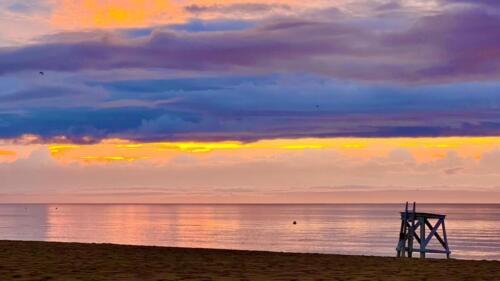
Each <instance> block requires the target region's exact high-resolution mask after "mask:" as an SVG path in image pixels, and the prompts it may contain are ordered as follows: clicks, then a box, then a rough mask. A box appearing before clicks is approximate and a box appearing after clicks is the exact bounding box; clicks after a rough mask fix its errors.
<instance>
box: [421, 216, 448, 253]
mask: <svg viewBox="0 0 500 281" xmlns="http://www.w3.org/2000/svg"><path fill="white" fill-rule="evenodd" d="M443 221H444V219H443ZM425 224H426V225H427V226H428V227H429V228H430V229H432V224H431V223H430V222H429V221H425ZM434 236H436V239H437V240H438V241H439V243H441V245H442V246H443V248H445V249H446V248H447V246H446V245H447V244H448V243H445V241H444V240H443V239H442V238H441V236H440V235H439V233H437V232H436V234H435V235H434Z"/></svg>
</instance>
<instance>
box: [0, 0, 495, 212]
mask: <svg viewBox="0 0 500 281" xmlns="http://www.w3.org/2000/svg"><path fill="white" fill-rule="evenodd" d="M499 93H500V3H498V2H497V1H495V0H418V1H417V0H371V1H367V0H328V1H327V0H309V1H298V0H275V1H272V0H271V1H269V0H266V1H263V0H226V1H216V0H149V1H146V0H128V1H127V0H121V1H118V0H33V1H15V0H0V203H47V202H49V203H52V202H67V203H365V202H368V203H385V202H404V201H418V202H448V203H453V202H455V203H456V202H460V203H481V202H489V203H500V94H499Z"/></svg>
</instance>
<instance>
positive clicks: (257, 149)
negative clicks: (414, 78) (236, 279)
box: [49, 137, 500, 164]
mask: <svg viewBox="0 0 500 281" xmlns="http://www.w3.org/2000/svg"><path fill="white" fill-rule="evenodd" d="M497 148H500V137H472V138H469V137H446V138H329V139H314V138H311V139H277V140H262V141H258V142H254V143H241V142H235V141H233V142H231V141H226V142H157V143H131V142H128V141H126V140H105V141H103V142H101V143H99V144H92V145H64V144H63V145H58V144H54V145H50V146H49V150H50V152H51V155H52V156H53V157H54V158H55V159H58V160H60V161H63V162H75V161H76V162H83V163H87V164H88V163H95V162H120V161H126V162H132V161H136V160H143V159H149V160H153V161H168V160H170V159H172V158H173V157H174V156H178V155H183V154H189V155H191V156H193V157H197V158H203V157H207V156H208V155H210V154H213V153H216V154H217V155H219V156H225V157H233V158H235V159H242V158H245V159H248V158H254V157H266V156H271V155H280V154H287V153H290V152H291V151H297V150H321V149H328V150H335V151H337V152H338V153H340V154H342V155H344V156H346V157H350V158H354V159H360V160H370V159H374V158H380V157H388V156H389V155H390V154H391V152H392V151H395V150H400V149H404V150H406V151H407V152H408V153H409V154H410V155H411V156H412V157H413V158H414V159H415V160H416V161H417V162H430V161H434V160H439V159H442V158H445V157H446V156H447V155H448V154H449V153H450V152H453V153H455V154H456V155H458V156H460V157H463V158H469V159H476V160H479V159H480V158H481V156H482V155H483V154H484V153H486V152H489V151H492V150H494V149H497Z"/></svg>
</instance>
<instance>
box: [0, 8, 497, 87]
mask: <svg viewBox="0 0 500 281" xmlns="http://www.w3.org/2000/svg"><path fill="white" fill-rule="evenodd" d="M66 37H72V40H70V41H68V40H60V41H55V42H54V40H52V41H51V42H48V43H40V44H37V45H33V46H29V47H23V48H17V49H4V50H2V51H0V73H3V74H6V73H10V72H17V71H38V70H55V71H79V70H85V69H95V70H109V69H119V68H164V69H174V70H195V71H221V72H231V73H234V72H248V71H252V72H263V71H267V72H283V71H294V72H297V71H300V72H310V73H318V74H323V75H328V76H331V77H336V78H341V79H349V80H365V81H398V82H424V83H425V82H436V81H438V82H439V81H471V80H491V79H496V78H497V77H498V75H500V51H499V50H500V15H497V14H494V13H489V12H487V11H485V10H480V9H469V10H460V11H448V12H446V13H442V14H439V15H435V16H426V17H422V18H420V19H419V20H418V21H417V22H416V23H415V25H413V26H412V27H410V28H409V29H406V30H397V29H395V30H393V31H381V30H377V29H376V28H372V27H370V26H367V25H362V24H358V23H353V22H350V21H329V22H322V21H310V20H300V19H295V20H281V21H275V22H267V23H261V24H260V25H258V26H257V27H255V28H251V29H247V30H241V31H231V32H212V33H205V32H200V33H196V34H192V33H186V32H175V31H164V32H154V33H153V34H152V35H151V36H150V37H149V38H147V39H127V38H119V37H118V35H116V34H106V33H99V34H98V35H96V34H89V33H83V34H77V35H69V36H66ZM74 37H77V38H78V39H76V38H74ZM60 38H64V36H62V37H61V36H60Z"/></svg>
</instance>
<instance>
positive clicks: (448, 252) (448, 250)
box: [442, 219, 451, 259]
mask: <svg viewBox="0 0 500 281" xmlns="http://www.w3.org/2000/svg"><path fill="white" fill-rule="evenodd" d="M442 228H443V237H444V244H445V245H446V246H445V249H446V251H447V253H446V258H448V259H449V258H450V254H451V251H450V247H449V246H448V237H447V236H446V226H445V225H444V219H443V227H442Z"/></svg>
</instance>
